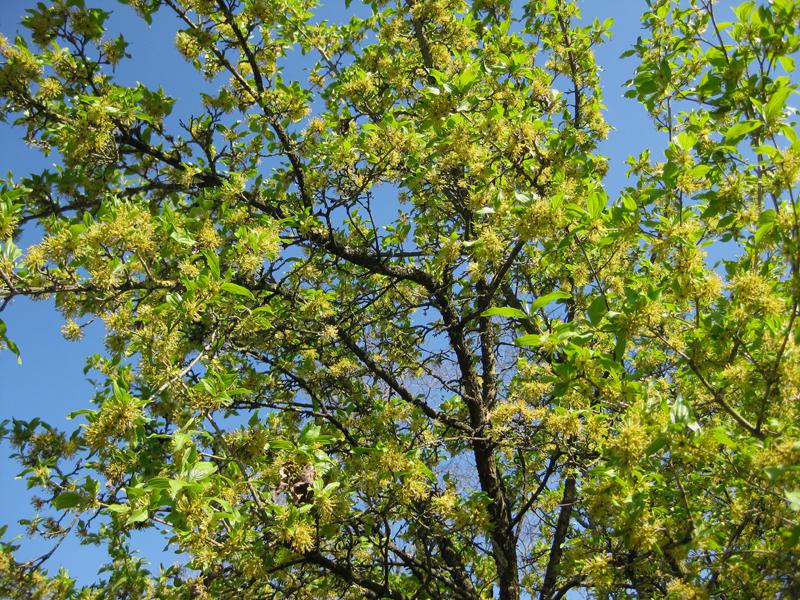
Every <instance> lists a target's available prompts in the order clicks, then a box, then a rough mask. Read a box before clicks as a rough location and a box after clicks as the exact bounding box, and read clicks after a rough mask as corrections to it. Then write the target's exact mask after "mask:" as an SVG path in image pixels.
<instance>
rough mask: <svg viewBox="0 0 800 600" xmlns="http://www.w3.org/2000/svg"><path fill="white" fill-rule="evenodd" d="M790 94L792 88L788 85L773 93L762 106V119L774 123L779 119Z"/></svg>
mask: <svg viewBox="0 0 800 600" xmlns="http://www.w3.org/2000/svg"><path fill="white" fill-rule="evenodd" d="M791 93H792V88H790V87H789V86H788V85H783V86H781V87H779V88H778V89H777V90H775V92H773V94H772V96H770V99H769V101H768V102H767V103H766V104H765V105H764V117H765V118H766V119H767V121H776V120H777V119H778V117H780V115H781V113H782V112H783V107H784V105H785V104H786V99H787V98H788V97H789V94H791Z"/></svg>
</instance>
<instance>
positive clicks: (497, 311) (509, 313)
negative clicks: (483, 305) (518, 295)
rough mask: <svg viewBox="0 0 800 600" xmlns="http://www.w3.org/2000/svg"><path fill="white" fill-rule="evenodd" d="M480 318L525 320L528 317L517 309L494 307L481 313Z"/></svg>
mask: <svg viewBox="0 0 800 600" xmlns="http://www.w3.org/2000/svg"><path fill="white" fill-rule="evenodd" d="M481 316H482V317H495V316H496V317H508V318H513V319H527V318H528V315H526V314H525V313H524V312H522V311H521V310H519V309H516V308H511V307H510V306H503V307H500V306H496V307H493V308H490V309H488V310H485V311H483V312H482V313H481Z"/></svg>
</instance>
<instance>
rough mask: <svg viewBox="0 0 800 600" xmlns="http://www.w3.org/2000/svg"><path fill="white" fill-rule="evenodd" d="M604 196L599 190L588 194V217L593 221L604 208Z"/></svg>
mask: <svg viewBox="0 0 800 600" xmlns="http://www.w3.org/2000/svg"><path fill="white" fill-rule="evenodd" d="M606 200H607V199H606V195H605V193H603V192H602V191H600V190H594V191H593V192H592V193H590V194H589V201H588V205H589V216H590V217H592V218H593V219H596V218H597V217H599V216H600V215H601V214H602V212H603V209H605V207H606Z"/></svg>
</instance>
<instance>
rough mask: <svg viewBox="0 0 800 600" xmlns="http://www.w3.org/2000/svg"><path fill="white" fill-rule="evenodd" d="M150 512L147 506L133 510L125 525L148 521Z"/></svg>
mask: <svg viewBox="0 0 800 600" xmlns="http://www.w3.org/2000/svg"><path fill="white" fill-rule="evenodd" d="M148 516H149V513H148V512H147V508H140V509H138V510H135V511H133V512H132V513H131V514H130V516H129V517H128V518H127V519H126V520H125V525H133V524H134V523H143V522H144V521H147V517H148Z"/></svg>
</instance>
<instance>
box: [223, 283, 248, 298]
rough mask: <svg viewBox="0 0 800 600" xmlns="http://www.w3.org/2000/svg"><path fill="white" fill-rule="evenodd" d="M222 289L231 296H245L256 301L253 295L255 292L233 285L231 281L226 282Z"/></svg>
mask: <svg viewBox="0 0 800 600" xmlns="http://www.w3.org/2000/svg"><path fill="white" fill-rule="evenodd" d="M220 288H222V289H223V290H225V291H226V292H228V293H229V294H235V295H236V296H244V297H246V298H250V300H255V299H256V297H255V296H254V295H253V292H251V291H250V290H248V289H247V288H246V287H242V286H241V285H239V284H236V283H231V282H230V281H226V282H225V283H223V284H222V285H221V286H220Z"/></svg>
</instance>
